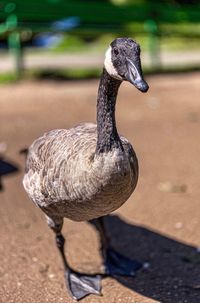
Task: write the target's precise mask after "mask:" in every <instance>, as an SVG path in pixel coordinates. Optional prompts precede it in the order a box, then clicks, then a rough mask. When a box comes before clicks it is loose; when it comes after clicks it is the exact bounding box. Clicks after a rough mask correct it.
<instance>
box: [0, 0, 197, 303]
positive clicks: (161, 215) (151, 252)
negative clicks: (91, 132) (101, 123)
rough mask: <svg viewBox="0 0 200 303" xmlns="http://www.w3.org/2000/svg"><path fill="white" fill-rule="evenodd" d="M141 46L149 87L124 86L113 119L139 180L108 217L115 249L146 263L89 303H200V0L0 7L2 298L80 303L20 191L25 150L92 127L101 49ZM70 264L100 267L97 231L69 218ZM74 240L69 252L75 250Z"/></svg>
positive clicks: (58, 1) (38, 2) (4, 0)
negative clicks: (61, 132) (81, 126)
mask: <svg viewBox="0 0 200 303" xmlns="http://www.w3.org/2000/svg"><path fill="white" fill-rule="evenodd" d="M120 36H121V37H123V36H130V37H132V38H135V39H136V40H137V41H138V42H139V43H140V45H141V49H142V54H141V59H142V65H143V70H144V75H145V79H146V81H147V82H148V84H149V86H150V89H149V91H148V92H147V94H141V93H140V92H139V91H137V90H136V89H135V88H134V87H133V86H131V85H130V84H129V83H123V85H122V86H121V87H120V91H119V96H118V102H117V108H116V120H117V126H118V129H119V133H121V134H123V135H124V136H125V137H127V138H128V139H129V141H130V142H131V143H132V144H133V147H134V149H135V151H136V154H137V157H138V160H139V167H140V177H139V182H138V185H137V188H136V190H135V192H134V193H133V195H132V196H131V197H130V199H129V200H128V201H127V203H125V205H123V206H122V207H121V208H120V209H119V210H117V211H116V212H115V213H114V214H112V216H110V217H108V219H107V228H108V229H109V233H110V236H111V238H112V244H113V246H114V248H115V249H116V250H118V251H119V252H121V253H122V254H124V255H126V256H128V257H130V258H135V259H138V260H140V261H141V262H145V268H144V269H142V270H141V271H140V272H138V274H137V276H136V277H135V278H134V279H133V278H123V279H122V278H119V277H115V278H106V279H104V280H103V284H102V285H103V289H102V293H103V296H102V297H96V296H89V297H87V298H85V299H84V300H83V301H82V302H84V303H118V302H120V303H155V302H162V303H199V302H200V233H199V230H200V220H199V214H200V203H199V197H200V186H199V180H200V161H199V158H200V140H199V134H200V101H199V100H200V72H199V68H200V3H199V1H198V0H188V1H187V0H168V1H167V0H163V1H148V0H146V1H145V0H110V1H109V0H99V1H97V0H96V1H92V0H91V1H89V0H86V1H81V0H79V1H77V0H73V1H69V0H34V1H28V0H26V1H24V0H13V1H12V0H10V1H8V0H0V230H1V234H0V260H1V262H0V301H1V302H2V303H8V302H10V303H11V302H18V303H26V302H28V303H36V302H37V303H44V302H51V303H54V302H55V303H58V302H67V303H72V302H73V300H71V298H70V297H69V295H68V293H67V292H66V289H65V285H64V279H63V270H62V264H61V262H60V261H61V260H60V259H59V256H58V252H57V250H56V247H55V245H54V235H53V233H52V232H51V231H50V230H49V228H48V227H47V224H46V222H45V219H44V216H43V214H42V212H41V211H40V210H39V209H38V208H37V207H35V205H33V203H31V202H30V201H29V199H28V197H27V195H26V193H25V191H24V189H23V187H22V178H23V172H24V165H25V158H24V156H23V155H21V154H20V153H19V151H20V150H21V149H23V148H26V147H28V146H29V145H30V144H31V143H32V142H33V140H35V139H36V138H37V137H39V136H40V135H42V134H43V133H44V132H46V131H49V130H51V129H55V128H69V127H72V126H74V125H75V124H77V123H80V122H84V121H92V122H95V119H96V96H97V89H98V83H99V77H100V74H101V70H102V66H103V60H104V53H105V50H106V49H107V48H108V45H109V44H110V42H111V41H112V40H113V39H114V38H116V37H120ZM63 232H64V235H65V236H66V243H67V245H66V246H67V256H68V260H69V263H70V264H71V266H72V267H74V268H75V269H76V270H79V271H83V272H90V273H95V272H98V271H99V270H100V268H101V264H102V260H101V258H100V255H99V242H98V235H97V233H96V231H95V230H94V229H92V227H91V226H89V225H88V224H86V223H85V222H81V223H78V224H77V223H75V222H71V221H69V220H66V222H65V225H64V228H63ZM68 244H69V245H68Z"/></svg>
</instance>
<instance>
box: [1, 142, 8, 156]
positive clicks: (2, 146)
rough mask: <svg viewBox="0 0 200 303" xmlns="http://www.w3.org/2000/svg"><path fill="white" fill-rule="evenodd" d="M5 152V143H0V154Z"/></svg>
mask: <svg viewBox="0 0 200 303" xmlns="http://www.w3.org/2000/svg"><path fill="white" fill-rule="evenodd" d="M6 150H7V144H6V142H0V154H3V153H5V152H6Z"/></svg>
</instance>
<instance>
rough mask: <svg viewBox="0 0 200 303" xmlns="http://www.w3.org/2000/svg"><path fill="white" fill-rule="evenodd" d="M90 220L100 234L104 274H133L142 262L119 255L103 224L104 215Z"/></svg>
mask: <svg viewBox="0 0 200 303" xmlns="http://www.w3.org/2000/svg"><path fill="white" fill-rule="evenodd" d="M90 222H91V223H92V224H94V225H95V227H96V229H97V230H98V231H99V234H100V240H101V254H102V256H103V259H104V266H105V274H106V275H110V276H114V275H120V276H135V272H136V271H137V270H138V269H140V268H141V267H142V264H141V263H140V262H138V261H134V260H131V259H129V258H127V257H126V256H123V255H121V254H120V253H118V252H117V251H115V250H114V249H113V248H112V247H111V245H110V239H109V237H108V235H107V233H106V229H105V225H104V217H100V218H97V219H94V220H91V221H90Z"/></svg>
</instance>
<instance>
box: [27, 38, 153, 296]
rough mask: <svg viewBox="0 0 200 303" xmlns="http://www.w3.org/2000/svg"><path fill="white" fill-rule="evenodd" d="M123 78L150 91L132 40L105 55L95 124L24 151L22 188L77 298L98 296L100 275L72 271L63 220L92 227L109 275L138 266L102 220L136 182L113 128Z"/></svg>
mask: <svg viewBox="0 0 200 303" xmlns="http://www.w3.org/2000/svg"><path fill="white" fill-rule="evenodd" d="M123 80H127V81H129V82H130V83H132V84H133V85H134V86H135V87H136V88H138V89H139V90H140V91H142V92H146V91H147V90H148V85H147V83H146V82H145V81H144V79H143V76H142V69H141V63H140V46H139V45H138V44H137V43H136V42H135V41H134V40H132V39H130V38H117V39H115V40H114V41H113V42H112V43H111V44H110V46H109V48H108V50H107V52H106V55H105V61H104V68H103V73H102V75H101V80H100V85H99V90H98V97H97V125H96V124H92V123H84V124H81V125H77V126H75V127H73V128H71V129H56V130H52V131H50V132H48V133H45V134H44V135H43V136H42V137H40V138H39V139H37V140H36V141H34V142H33V144H32V145H31V147H30V148H29V150H28V155H27V161H26V173H25V176H24V179H23V184H24V188H25V190H26V192H27V193H28V195H29V197H30V198H31V200H32V201H33V202H34V203H35V204H36V205H38V206H39V207H40V208H41V209H42V210H43V212H44V213H45V214H46V217H47V222H48V225H49V227H50V228H51V229H52V230H53V231H54V232H55V235H56V244H57V247H58V249H59V251H60V254H61V256H62V260H63V263H64V268H65V279H66V284H67V287H68V289H69V291H70V294H71V295H72V297H73V298H74V299H77V300H78V299H81V298H83V297H84V296H86V295H87V294H90V293H93V294H99V293H100V290H101V277H100V275H94V276H91V275H86V274H81V273H77V272H75V271H74V270H72V269H71V268H70V266H69V264H68V263H67V259H66V257H65V255H64V242H65V239H64V237H63V235H62V234H61V230H62V225H63V218H69V219H71V220H74V221H90V222H92V223H94V224H95V226H96V228H97V229H98V230H99V232H100V238H101V244H102V246H101V253H102V256H103V258H104V260H105V261H104V262H105V273H106V274H107V275H114V274H120V275H133V273H134V270H136V269H137V267H138V266H139V264H138V263H134V262H133V263H131V261H130V260H129V259H128V258H126V257H123V256H122V255H120V254H119V253H117V252H116V251H114V250H113V249H112V248H111V247H110V244H109V238H108V236H107V235H106V232H105V228H104V223H103V216H105V215H107V214H109V213H111V212H112V211H114V210H116V209H117V208H119V207H120V206H121V205H122V204H123V203H124V202H125V201H126V200H127V199H128V198H129V197H130V195H131V194H132V192H133V190H134V189H135V186H136V184H137V179H138V162H137V158H136V155H135V152H134V150H133V148H132V146H131V144H130V143H129V142H128V140H127V139H125V138H124V137H121V136H119V135H118V132H117V128H116V124H115V102H116V97H117V92H118V89H119V86H120V84H121V83H122V81H123Z"/></svg>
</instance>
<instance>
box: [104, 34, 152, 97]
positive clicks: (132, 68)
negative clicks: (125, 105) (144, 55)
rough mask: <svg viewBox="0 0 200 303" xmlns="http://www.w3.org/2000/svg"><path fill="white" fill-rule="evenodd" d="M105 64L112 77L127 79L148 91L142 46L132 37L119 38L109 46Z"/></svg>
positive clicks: (141, 89) (142, 90) (138, 87)
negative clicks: (141, 58) (143, 70)
mask: <svg viewBox="0 0 200 303" xmlns="http://www.w3.org/2000/svg"><path fill="white" fill-rule="evenodd" d="M104 66H105V69H106V70H107V72H108V73H109V74H110V76H111V77H113V78H116V79H119V80H127V81H129V82H130V83H132V84H133V85H134V86H135V87H136V88H137V89H139V90H140V91H141V92H147V90H148V89H149V86H148V84H147V83H146V82H145V80H144V79H143V75H142V68H141V62H140V46H139V44H138V43H137V42H136V41H134V40H133V39H131V38H117V39H115V40H114V41H113V42H112V43H111V44H110V46H109V48H108V50H107V52H106V56H105V61H104Z"/></svg>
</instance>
